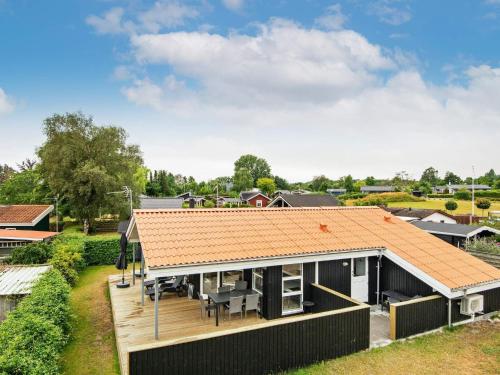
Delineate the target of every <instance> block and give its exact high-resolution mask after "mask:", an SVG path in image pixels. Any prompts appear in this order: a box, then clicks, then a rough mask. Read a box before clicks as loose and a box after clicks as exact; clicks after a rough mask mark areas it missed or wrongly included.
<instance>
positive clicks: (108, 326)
mask: <svg viewBox="0 0 500 375" xmlns="http://www.w3.org/2000/svg"><path fill="white" fill-rule="evenodd" d="M118 272H119V271H118V270H117V269H116V268H115V267H114V266H92V267H88V268H87V269H86V270H85V271H84V272H82V273H81V274H80V279H79V280H78V283H77V285H76V286H75V287H74V288H73V290H72V291H71V310H72V314H73V315H74V321H73V332H72V339H71V341H70V342H69V344H68V346H67V347H66V348H65V351H64V353H63V356H62V368H63V373H64V374H68V375H79V374H86V375H87V374H89V375H90V374H96V375H97V374H99V375H101V374H102V375H117V374H119V373H120V370H119V366H118V355H117V352H116V345H115V335H114V329H113V321H112V315H111V305H110V301H109V291H108V287H107V278H108V276H109V275H112V274H116V273H118Z"/></svg>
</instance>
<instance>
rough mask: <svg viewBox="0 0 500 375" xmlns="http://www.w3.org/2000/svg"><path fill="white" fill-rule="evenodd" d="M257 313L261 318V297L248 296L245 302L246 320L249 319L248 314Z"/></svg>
mask: <svg viewBox="0 0 500 375" xmlns="http://www.w3.org/2000/svg"><path fill="white" fill-rule="evenodd" d="M249 311H255V313H256V314H257V315H259V316H260V305H259V295H258V294H248V295H247V298H246V300H245V318H246V317H247V312H249Z"/></svg>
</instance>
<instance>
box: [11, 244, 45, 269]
mask: <svg viewBox="0 0 500 375" xmlns="http://www.w3.org/2000/svg"><path fill="white" fill-rule="evenodd" d="M53 253H54V247H53V246H52V244H49V243H46V242H34V243H30V244H28V245H25V246H20V247H16V248H14V250H12V254H11V256H10V259H9V263H11V264H45V263H47V261H48V260H49V259H50V258H51V257H52V255H53Z"/></svg>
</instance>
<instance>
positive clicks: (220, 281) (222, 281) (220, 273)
mask: <svg viewBox="0 0 500 375" xmlns="http://www.w3.org/2000/svg"><path fill="white" fill-rule="evenodd" d="M224 272H241V280H244V279H245V272H244V271H243V270H229V271H221V272H217V273H218V274H219V282H218V283H217V285H218V286H224ZM228 285H229V284H228Z"/></svg>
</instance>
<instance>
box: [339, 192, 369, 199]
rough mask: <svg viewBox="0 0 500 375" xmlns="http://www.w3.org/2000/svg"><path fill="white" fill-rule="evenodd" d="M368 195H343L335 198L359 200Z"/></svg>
mask: <svg viewBox="0 0 500 375" xmlns="http://www.w3.org/2000/svg"><path fill="white" fill-rule="evenodd" d="M367 195H368V194H366V193H345V194H341V195H338V196H337V198H338V199H340V200H347V199H359V198H364V197H366V196H367Z"/></svg>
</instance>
